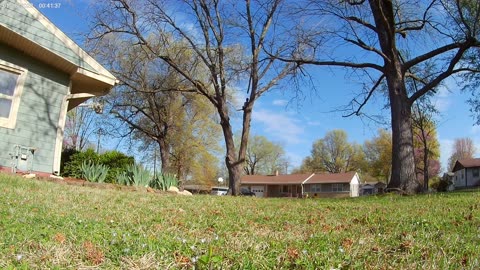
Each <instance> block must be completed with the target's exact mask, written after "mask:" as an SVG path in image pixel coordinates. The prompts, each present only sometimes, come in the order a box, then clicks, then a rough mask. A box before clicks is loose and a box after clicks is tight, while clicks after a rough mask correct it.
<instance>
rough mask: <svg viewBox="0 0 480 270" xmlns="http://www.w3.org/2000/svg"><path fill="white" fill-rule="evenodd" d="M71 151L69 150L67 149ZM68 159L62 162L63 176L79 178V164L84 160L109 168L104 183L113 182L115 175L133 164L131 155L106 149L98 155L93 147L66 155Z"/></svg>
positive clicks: (80, 171)
mask: <svg viewBox="0 0 480 270" xmlns="http://www.w3.org/2000/svg"><path fill="white" fill-rule="evenodd" d="M68 151H71V150H68ZM64 152H65V157H67V156H68V153H67V149H66V150H64ZM68 157H69V158H68V159H69V160H68V161H65V162H64V164H65V165H64V168H63V170H62V175H63V176H70V177H76V178H80V177H82V170H81V166H82V164H83V162H84V161H87V162H90V163H95V164H101V165H105V166H107V167H108V168H109V170H108V174H107V176H106V178H105V182H106V183H115V182H116V180H117V176H118V175H120V174H121V173H123V172H125V171H126V170H127V167H128V166H130V165H133V164H134V162H135V161H134V159H133V157H129V156H127V155H125V154H123V153H121V152H119V151H107V152H105V153H103V154H100V155H98V154H97V153H96V152H95V151H94V150H93V149H87V150H86V151H83V152H77V153H74V154H70V155H69V156H68Z"/></svg>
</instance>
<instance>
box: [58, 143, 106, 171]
mask: <svg viewBox="0 0 480 270" xmlns="http://www.w3.org/2000/svg"><path fill="white" fill-rule="evenodd" d="M98 159H99V158H98V155H97V153H96V152H95V151H94V150H93V149H87V150H86V151H83V152H77V153H75V154H73V155H71V157H70V161H68V162H66V163H65V167H64V170H63V172H62V175H63V176H70V177H76V178H81V177H82V164H83V162H85V161H86V162H90V163H96V164H98V163H99V162H98Z"/></svg>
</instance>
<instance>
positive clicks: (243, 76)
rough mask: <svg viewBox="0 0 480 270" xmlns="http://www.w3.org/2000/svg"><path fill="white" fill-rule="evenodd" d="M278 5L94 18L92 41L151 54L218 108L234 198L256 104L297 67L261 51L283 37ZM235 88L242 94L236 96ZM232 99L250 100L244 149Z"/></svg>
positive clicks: (148, 1) (206, 3)
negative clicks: (124, 43)
mask: <svg viewBox="0 0 480 270" xmlns="http://www.w3.org/2000/svg"><path fill="white" fill-rule="evenodd" d="M281 2H282V1H280V0H269V1H250V0H247V1H241V2H238V1H233V0H231V1H219V0H192V1H160V0H138V1H130V0H112V1H106V2H102V3H98V10H97V12H96V15H95V17H94V24H95V26H94V28H93V31H92V38H93V39H97V40H102V39H104V38H108V36H110V35H115V36H117V37H120V38H122V39H124V40H128V41H130V42H131V46H139V47H141V48H143V49H145V50H147V51H148V52H149V54H150V55H152V56H153V57H154V60H155V61H160V62H163V63H165V64H166V65H168V66H169V67H170V68H171V69H172V70H174V71H175V72H177V73H178V74H179V76H180V77H181V78H182V80H183V81H184V83H185V84H186V85H188V88H189V91H195V92H196V93H198V94H201V95H203V96H204V97H206V98H207V99H208V100H209V101H210V103H211V104H212V105H213V106H214V107H215V109H216V111H217V113H218V117H219V119H220V125H221V127H222V131H223V135H224V141H225V147H226V155H225V163H226V166H227V169H228V173H229V178H230V181H229V185H230V192H231V193H233V194H234V195H237V194H239V192H240V177H241V174H242V170H243V166H244V164H245V155H246V150H247V143H248V137H249V133H250V122H251V118H252V112H253V107H254V105H255V102H256V101H257V100H258V98H259V97H260V96H262V95H263V94H264V93H265V92H267V91H269V90H270V89H272V88H273V87H275V86H277V85H278V84H279V82H280V81H281V80H282V79H284V78H285V77H287V76H288V75H289V74H290V73H291V71H292V68H291V66H292V64H290V63H285V62H280V61H277V60H275V58H270V59H269V58H268V57H266V54H265V52H264V49H265V47H269V46H270V45H271V46H280V45H279V44H280V43H281V38H280V37H279V36H278V35H277V33H276V32H275V31H277V30H280V27H279V25H278V23H279V13H280V10H281V9H280V8H281ZM277 26H278V27H277ZM284 37H287V36H284ZM274 38H275V43H274V42H273V39H274ZM156 44H161V45H163V48H158V47H157V46H156ZM173 44H175V45H177V44H183V47H180V49H183V50H184V51H188V52H192V54H191V57H190V62H188V63H184V62H178V61H176V54H175V53H171V52H168V51H167V50H165V49H164V48H168V47H169V46H172V45H173ZM177 52H178V51H177ZM273 54H275V53H273ZM192 67H198V68H200V69H201V70H202V71H206V72H207V75H206V76H205V73H203V72H200V73H199V72H198V68H192ZM236 89H238V90H239V91H241V92H242V94H236V93H235V90H236ZM232 93H234V95H235V96H244V97H245V102H242V103H243V106H242V107H241V109H240V111H241V112H242V120H241V129H242V131H241V139H240V145H235V143H234V130H233V128H232V125H231V119H230V118H231V117H232V108H231V106H230V104H229V103H228V102H229V100H230V99H231V96H232Z"/></svg>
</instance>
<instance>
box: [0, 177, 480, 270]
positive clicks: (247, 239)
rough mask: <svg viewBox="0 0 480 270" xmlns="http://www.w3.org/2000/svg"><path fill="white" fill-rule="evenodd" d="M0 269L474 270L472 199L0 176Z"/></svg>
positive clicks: (476, 214)
mask: <svg viewBox="0 0 480 270" xmlns="http://www.w3.org/2000/svg"><path fill="white" fill-rule="evenodd" d="M0 191H1V193H0V194H1V195H0V217H1V219H0V232H1V233H0V268H6V269H55V268H56V269H82V268H83V269H86V268H88V269H92V268H100V269H193V268H196V269H479V268H480V261H479V258H480V248H479V243H480V193H479V192H478V191H472V192H455V193H448V194H434V195H420V196H411V197H401V196H396V195H385V196H380V197H364V198H356V199H329V200H327V199H305V200H300V199H261V198H251V197H220V196H206V195H203V196H191V197H183V196H177V195H169V194H158V193H147V192H144V191H137V192H135V191H122V190H115V189H95V188H92V187H79V186H69V185H61V184H57V183H50V182H44V181H37V180H26V179H23V178H18V177H13V176H6V175H0Z"/></svg>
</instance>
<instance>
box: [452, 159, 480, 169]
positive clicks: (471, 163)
mask: <svg viewBox="0 0 480 270" xmlns="http://www.w3.org/2000/svg"><path fill="white" fill-rule="evenodd" d="M475 167H480V158H466V159H460V160H457V162H455V166H453V169H452V172H456V171H458V170H461V169H464V168H475Z"/></svg>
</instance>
